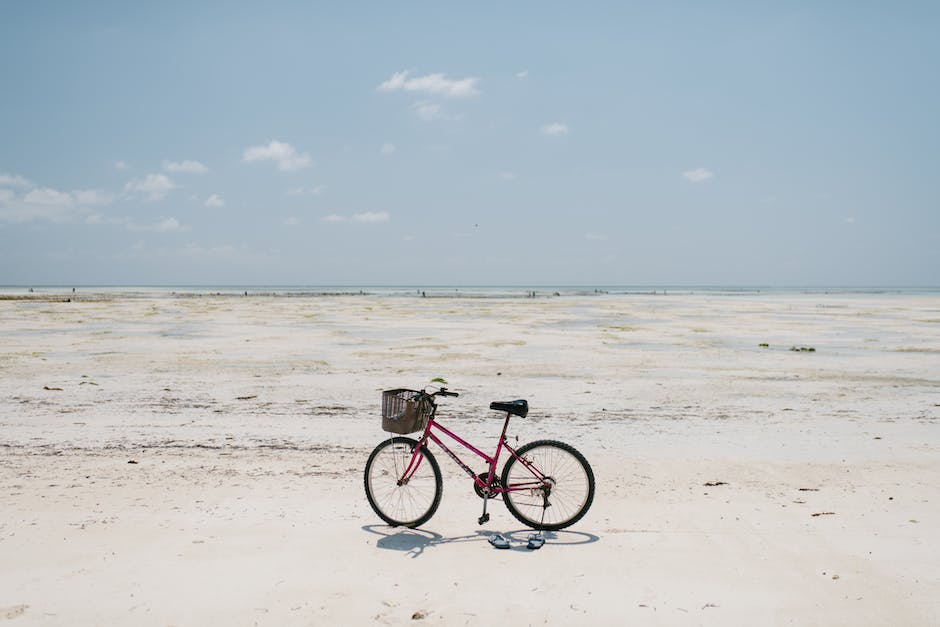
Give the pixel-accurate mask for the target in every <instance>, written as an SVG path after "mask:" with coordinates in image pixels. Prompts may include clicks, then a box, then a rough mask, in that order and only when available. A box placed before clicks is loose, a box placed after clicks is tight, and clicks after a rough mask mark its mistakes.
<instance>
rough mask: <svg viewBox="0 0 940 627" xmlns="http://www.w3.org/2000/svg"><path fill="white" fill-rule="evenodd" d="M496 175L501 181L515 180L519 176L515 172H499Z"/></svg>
mask: <svg viewBox="0 0 940 627" xmlns="http://www.w3.org/2000/svg"><path fill="white" fill-rule="evenodd" d="M497 176H498V177H499V180H501V181H515V180H516V179H517V178H519V175H518V174H516V173H515V172H500V173H499V174H498V175H497Z"/></svg>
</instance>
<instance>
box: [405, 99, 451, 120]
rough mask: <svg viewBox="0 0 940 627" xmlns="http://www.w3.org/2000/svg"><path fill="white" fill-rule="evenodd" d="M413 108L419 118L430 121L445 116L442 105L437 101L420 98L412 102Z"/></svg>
mask: <svg viewBox="0 0 940 627" xmlns="http://www.w3.org/2000/svg"><path fill="white" fill-rule="evenodd" d="M411 110H412V111H414V112H415V114H416V115H417V116H418V117H419V118H421V119H422V120H426V121H428V122H430V121H431V120H437V119H440V118H442V117H444V114H443V109H442V108H441V105H439V104H437V103H436V102H428V101H427V100H419V101H418V102H416V103H414V104H412V105H411Z"/></svg>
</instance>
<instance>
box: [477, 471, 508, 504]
mask: <svg viewBox="0 0 940 627" xmlns="http://www.w3.org/2000/svg"><path fill="white" fill-rule="evenodd" d="M489 474H490V473H489V472H481V473H480V474H478V475H477V477H479V479H480V481H482V482H483V483H486V479H487V477H489ZM500 487H502V484H501V483H500V482H499V478H498V477H493V483H491V484H490V487H489V488H488V489H486V490H485V491H484V488H481V487H480V484H478V483H477V482H476V481H474V482H473V491H474V492H476V493H477V496H478V497H480V498H481V499H495V498H496V495H497V493H496V488H500Z"/></svg>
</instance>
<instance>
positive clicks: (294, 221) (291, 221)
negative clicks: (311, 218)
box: [284, 216, 301, 226]
mask: <svg viewBox="0 0 940 627" xmlns="http://www.w3.org/2000/svg"><path fill="white" fill-rule="evenodd" d="M300 222H301V220H300V218H297V217H294V216H291V217H289V218H287V219H286V220H284V226H297V225H298V224H300Z"/></svg>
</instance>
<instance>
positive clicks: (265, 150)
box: [242, 139, 313, 171]
mask: <svg viewBox="0 0 940 627" xmlns="http://www.w3.org/2000/svg"><path fill="white" fill-rule="evenodd" d="M242 161H245V162H246V163H251V162H253V161H274V162H276V163H277V169H278V170H284V171H291V170H300V169H301V168H306V167H308V166H309V165H311V164H312V163H313V159H311V157H310V154H309V153H306V152H297V149H296V148H294V147H293V146H291V145H290V144H288V143H285V142H280V141H277V140H276V139H272V140H271V141H270V142H269V143H268V145H267V146H250V147H248V148H246V149H245V152H244V154H243V155H242Z"/></svg>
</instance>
